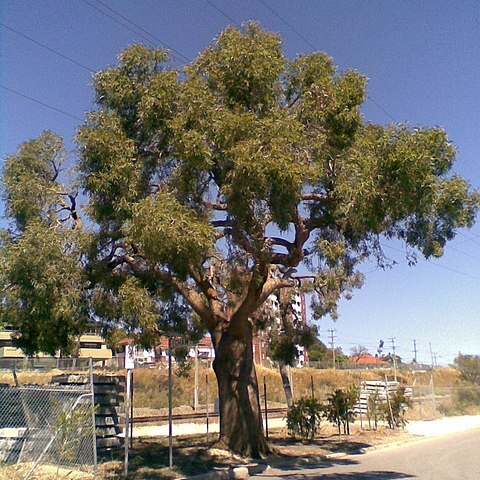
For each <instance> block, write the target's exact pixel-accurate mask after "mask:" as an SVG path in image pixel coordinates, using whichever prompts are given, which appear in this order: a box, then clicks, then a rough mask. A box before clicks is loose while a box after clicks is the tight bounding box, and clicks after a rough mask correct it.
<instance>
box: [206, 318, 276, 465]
mask: <svg viewBox="0 0 480 480" xmlns="http://www.w3.org/2000/svg"><path fill="white" fill-rule="evenodd" d="M237 330H238V329H237ZM212 339H213V342H214V347H215V360H214V362H213V369H214V371H215V374H216V377H217V382H218V394H219V400H220V405H219V406H220V439H219V446H220V447H223V448H227V449H229V450H231V451H232V452H234V453H237V454H239V455H242V456H244V457H254V458H262V457H265V456H266V455H267V454H268V452H269V450H268V446H267V442H266V440H265V435H264V432H263V423H262V416H261V412H260V398H259V393H258V383H257V374H256V371H255V365H254V362H253V348H252V327H251V324H250V323H248V322H245V328H242V331H240V332H238V331H236V332H235V333H232V332H231V331H230V330H227V331H225V332H222V333H219V334H217V333H216V332H215V333H212Z"/></svg>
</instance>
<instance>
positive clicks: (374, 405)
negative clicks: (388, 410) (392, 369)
mask: <svg viewBox="0 0 480 480" xmlns="http://www.w3.org/2000/svg"><path fill="white" fill-rule="evenodd" d="M382 415H383V402H382V401H381V399H380V395H379V393H378V389H375V392H374V393H372V394H370V395H369V396H368V402H367V417H368V422H369V423H370V421H371V419H372V418H373V424H374V429H375V430H376V429H377V427H378V420H379V419H380V418H382Z"/></svg>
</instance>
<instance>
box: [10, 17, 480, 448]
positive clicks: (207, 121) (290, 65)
mask: <svg viewBox="0 0 480 480" xmlns="http://www.w3.org/2000/svg"><path fill="white" fill-rule="evenodd" d="M94 87H95V95H96V101H97V106H98V108H97V109H96V110H95V111H93V112H91V113H90V114H89V115H88V116H87V118H86V120H85V123H84V124H83V126H82V127H81V128H80V129H79V131H78V135H77V142H78V152H79V161H78V172H79V185H80V187H81V189H82V190H83V192H84V194H85V196H86V199H87V204H86V214H87V215H88V217H89V219H90V220H91V221H92V222H93V226H92V228H90V229H88V231H85V230H81V229H80V228H79V223H78V216H77V215H76V205H75V202H74V200H75V197H74V196H69V195H65V194H66V192H63V191H62V190H59V191H57V181H58V178H57V175H56V169H55V168H56V167H54V166H53V165H56V163H55V162H54V163H53V164H52V162H51V160H52V157H55V156H57V153H56V152H57V151H58V152H60V150H59V149H57V148H56V147H55V145H57V142H56V140H55V141H49V139H48V138H46V137H45V136H44V137H41V138H40V139H39V140H34V141H33V142H29V143H27V144H25V145H24V146H22V147H21V148H20V150H19V152H18V154H17V156H16V158H17V159H18V160H21V161H19V162H13V161H11V162H8V159H7V165H6V168H5V170H4V184H5V192H6V197H5V198H6V200H7V212H8V214H9V215H10V216H11V217H12V218H13V219H15V222H16V225H15V228H14V231H12V232H11V234H10V235H9V236H8V237H9V238H8V241H6V242H4V244H3V249H4V253H5V255H6V256H7V258H11V259H10V260H9V261H8V262H7V265H10V264H11V265H14V261H13V260H12V259H13V258H14V257H15V251H16V250H15V249H17V248H20V245H22V242H23V244H24V245H26V247H25V248H27V250H28V255H31V258H32V259H33V258H34V255H38V256H39V257H42V256H44V255H47V254H48V252H49V251H50V249H54V250H55V252H53V253H52V257H53V258H55V262H56V261H57V259H58V265H60V266H59V267H58V268H59V269H60V270H58V269H57V270H55V272H59V271H62V272H63V271H65V272H70V274H71V275H74V273H73V272H78V279H77V277H76V275H77V273H75V279H76V280H77V283H76V285H78V286H79V288H77V289H75V291H76V292H78V295H80V296H81V297H82V298H84V299H85V300H86V302H87V305H88V306H89V315H90V316H95V317H98V318H104V319H107V320H110V321H115V322H123V323H124V325H130V326H131V329H132V330H133V331H135V332H139V333H140V332H142V331H145V332H147V334H148V335H147V339H152V338H154V336H155V334H156V333H158V331H159V326H158V325H159V319H164V320H168V321H169V322H171V319H172V318H173V319H174V321H173V323H174V325H173V327H175V328H180V327H181V326H183V327H182V328H184V327H186V326H192V325H199V326H201V327H200V328H206V329H207V330H208V331H209V332H210V334H211V336H212V340H213V344H214V347H215V350H216V360H215V364H214V368H215V372H216V375H217V380H218V385H219V394H220V428H221V436H220V443H222V444H223V445H226V446H227V447H229V448H231V449H232V450H234V451H236V452H238V453H241V454H245V455H261V454H262V453H264V452H265V451H266V449H267V446H266V443H265V440H264V437H263V433H262V423H261V418H260V408H259V401H258V386H257V379H256V374H255V368H254V366H253V361H252V331H253V325H252V322H253V320H252V318H253V314H254V312H255V311H256V310H257V309H258V308H259V307H260V306H261V305H262V304H263V302H264V301H265V300H266V299H267V298H268V296H269V295H270V294H272V293H273V292H275V291H277V290H278V289H280V288H282V287H289V286H291V285H292V282H293V277H294V276H295V275H294V272H295V269H296V268H297V267H299V266H301V267H302V268H303V267H304V268H307V269H308V270H309V274H310V275H311V277H312V286H313V288H314V289H315V295H314V314H315V315H316V316H317V317H318V316H321V315H325V314H330V315H331V316H333V317H334V318H335V317H336V315H337V312H336V305H337V302H338V300H339V299H340V298H341V297H342V296H349V295H350V291H351V290H352V288H354V287H357V286H359V285H360V284H361V281H362V276H361V275H360V274H359V273H358V271H357V268H356V267H357V266H358V264H359V263H360V262H362V261H363V260H364V259H366V258H367V257H369V256H374V257H376V258H377V260H378V262H379V263H380V264H382V262H383V253H382V249H381V244H380V241H379V240H380V238H381V236H386V237H387V238H392V239H393V238H397V239H401V240H403V241H404V242H405V243H406V244H407V245H408V246H409V247H410V248H411V249H414V250H418V251H419V252H420V253H421V254H423V255H424V256H425V257H427V258H428V257H431V256H440V255H441V254H442V250H443V247H444V245H445V243H446V242H447V241H448V240H450V239H452V238H453V237H454V236H455V231H456V229H458V228H460V227H468V226H471V225H472V223H473V221H474V217H475V213H476V210H477V208H478V204H479V198H478V195H477V194H476V193H472V192H471V191H470V189H469V186H468V184H467V182H466V181H464V180H463V179H461V178H460V177H458V176H455V175H452V174H451V173H450V170H451V167H452V165H453V162H454V159H455V148H454V147H453V145H452V143H451V142H450V140H449V139H448V137H447V134H446V133H445V132H444V131H443V130H442V129H441V128H426V127H421V128H413V127H411V126H409V125H390V126H382V125H374V124H371V123H367V122H365V121H364V119H363V118H362V115H361V112H360V107H361V105H362V103H363V102H364V101H365V98H366V78H365V77H364V76H363V75H361V74H359V73H358V72H356V71H352V70H350V71H346V72H339V71H338V70H337V68H336V67H335V65H334V63H333V60H332V59H331V58H330V57H329V56H327V55H326V54H324V53H319V52H315V53H311V54H308V55H299V56H298V57H297V58H295V59H288V58H286V57H285V56H284V54H283V52H282V44H281V38H280V37H279V36H278V35H276V34H272V33H269V32H266V31H264V30H262V29H261V28H260V27H259V26H258V24H256V23H249V24H247V25H245V26H244V28H243V29H237V28H233V27H232V28H228V29H226V30H225V31H224V32H222V33H221V34H220V35H219V37H218V38H217V39H215V41H214V42H213V43H212V45H211V46H210V47H208V48H206V49H205V50H204V51H203V52H201V53H200V54H199V56H198V57H197V58H196V59H195V60H194V61H193V62H191V63H190V64H189V65H187V66H185V69H184V74H183V75H179V74H178V72H176V71H175V70H174V69H172V68H171V67H170V66H169V64H168V61H167V53H166V52H164V51H162V50H156V49H148V48H146V47H144V46H142V45H133V46H131V47H129V48H127V49H126V50H125V51H123V52H122V53H121V54H120V55H119V58H118V65H116V66H112V67H109V68H107V69H106V70H104V71H101V72H99V73H98V74H97V75H96V76H95V78H94ZM52 138H54V137H52ZM30 151H33V152H34V154H33V155H30V153H29V152H30ZM12 158H13V157H12ZM14 163H18V165H17V164H16V165H14ZM22 169H23V170H22ZM22 172H23V173H22ZM24 172H31V173H32V175H31V176H29V175H28V174H25V173H24ZM52 195H53V196H52ZM62 202H63V204H62ZM52 206H53V207H52ZM52 208H53V209H54V211H55V214H52ZM64 208H65V210H63V209H64ZM59 212H63V213H64V214H66V215H67V216H68V218H67V217H62V218H59V217H58V215H61V213H59ZM56 216H57V217H56ZM34 219H35V221H34ZM63 220H65V222H63ZM35 222H36V223H35ZM69 223H70V225H72V224H73V226H75V227H76V230H73V231H72V230H69V231H68V234H67V224H69ZM30 225H31V226H32V230H30ZM34 225H37V226H36V227H34ZM34 228H43V229H49V231H50V232H51V234H52V235H53V234H55V235H58V237H57V238H60V239H61V240H58V239H57V240H56V241H53V240H52V242H51V246H50V247H49V248H48V249H45V251H44V252H42V251H38V250H39V249H37V250H35V247H34V242H33V241H29V240H28V239H29V236H28V235H31V236H35V230H34ZM29 230H30V231H29ZM80 232H83V233H80ZM70 234H74V235H75V234H76V235H78V238H80V237H83V240H82V241H81V242H80V241H79V240H75V241H74V244H72V245H71V246H69V247H68V248H65V246H66V245H70V244H68V241H67V240H66V239H67V238H69V235H70ZM60 245H61V246H62V248H64V250H63V251H64V252H65V257H63V258H64V260H60V259H59V256H58V255H57V254H58V253H59V252H60V251H61V248H60ZM80 245H81V255H80V254H79V253H77V248H78V246H80ZM55 246H57V248H56V249H55ZM12 262H13V263H12ZM39 262H40V263H41V262H45V264H47V261H46V260H45V259H42V260H39ZM63 262H65V263H63ZM71 262H73V263H71ZM60 267H61V268H63V269H64V270H61V268H60ZM77 269H78V270H77ZM16 271H17V267H12V269H11V270H9V269H3V270H2V274H1V276H2V279H4V281H5V282H6V283H7V285H13V284H15V285H17V283H16V282H17V280H16V277H15V275H16V274H14V273H12V272H16ZM45 274H46V275H47V277H48V282H47V281H46V280H45V279H44V278H43V277H42V278H41V279H40V283H41V284H43V285H47V284H48V285H49V284H50V283H51V282H60V283H61V282H63V281H64V280H58V279H57V280H53V279H51V280H50V274H47V272H45ZM52 275H55V277H56V276H57V274H56V273H52ZM297 277H298V275H297ZM66 278H68V276H65V279H66ZM80 278H81V280H80ZM84 279H86V284H85V287H82V286H83V285H84V284H83V283H82V282H83V281H85V280H84ZM12 280H13V283H12ZM35 282H38V280H36V279H31V280H29V283H28V285H29V288H30V285H33V286H34V285H35ZM49 282H50V283H49ZM12 288H13V287H11V286H10V287H8V288H4V289H3V290H2V292H3V293H2V295H3V303H2V307H5V311H6V315H7V316H9V315H11V313H10V312H11V311H12V307H13V311H15V309H17V308H19V309H24V310H23V311H24V312H25V313H24V316H23V317H21V318H22V320H19V321H18V322H17V325H19V326H21V324H22V322H28V321H31V320H27V319H29V318H30V319H32V318H36V319H38V320H41V322H40V323H38V325H40V326H41V325H43V318H44V317H42V316H37V313H36V312H37V311H36V310H35V309H33V308H31V307H30V306H29V305H30V304H29V303H28V302H27V301H26V295H27V294H26V293H25V294H23V293H22V295H24V296H21V297H8V295H9V294H7V296H5V292H9V291H11V290H12ZM15 288H16V287H15ZM9 289H10V290H9ZM42 291H44V289H43V290H42ZM55 291H58V292H59V296H58V298H55V299H54V301H52V303H50V304H49V305H51V308H50V309H49V310H48V315H50V313H52V314H56V313H55V312H56V308H57V307H56V305H57V303H58V302H59V303H62V302H63V292H64V289H63V286H62V285H59V286H58V288H57V290H55ZM70 291H71V290H70V289H65V292H70ZM30 292H31V294H32V295H34V296H36V295H37V291H36V290H34V289H33V290H30ZM66 297H67V298H70V300H69V301H67V305H76V306H79V305H82V302H80V301H78V302H77V301H73V300H72V298H73V297H71V296H70V294H68V293H67V294H66ZM20 298H21V299H20ZM19 299H20V300H19ZM62 311H63V310H62ZM80 311H81V308H77V310H76V312H75V314H74V313H73V312H70V311H69V313H68V315H66V314H65V315H64V316H63V317H58V318H63V319H65V321H66V322H67V323H68V324H70V325H71V324H72V322H71V321H70V322H69V321H68V319H67V318H66V317H67V316H68V317H71V318H73V319H76V318H77V316H78V315H79V314H80V313H79V312H80ZM46 316H47V315H46ZM19 318H20V317H19ZM73 323H75V322H73ZM173 327H172V328H173ZM41 328H43V327H41ZM67 330H68V329H67ZM30 342H33V343H31V344H30V345H31V349H32V350H35V349H36V350H41V349H43V348H44V346H43V344H40V343H37V344H35V343H34V340H33V338H32V339H31V340H30Z"/></svg>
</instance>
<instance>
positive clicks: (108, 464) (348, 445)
mask: <svg viewBox="0 0 480 480" xmlns="http://www.w3.org/2000/svg"><path fill="white" fill-rule="evenodd" d="M216 440H217V438H216V436H212V437H211V439H210V441H209V442H207V441H206V440H205V437H204V436H191V437H175V438H174V439H173V467H172V468H169V467H168V465H169V450H168V439H167V438H141V439H135V440H134V442H133V448H132V449H131V451H130V463H129V478H130V479H133V480H140V479H142V480H159V479H174V478H179V477H191V476H194V475H199V474H202V473H207V472H210V471H212V470H213V469H214V468H219V469H221V468H226V469H228V468H231V467H234V466H238V465H244V464H245V463H246V462H245V460H244V459H242V458H239V457H236V456H231V455H228V454H226V455H225V454H223V455H222V454H221V452H219V451H216V450H213V451H212V450H210V448H211V447H212V445H213V444H214V442H215V441H216ZM271 445H272V447H273V450H274V453H273V454H272V455H270V456H269V457H268V459H266V460H265V461H264V462H265V463H268V464H270V465H271V466H272V467H273V468H275V469H280V470H285V471H287V470H289V471H292V470H303V471H308V470H311V469H314V468H316V469H318V468H326V467H332V466H335V465H339V466H341V465H344V466H345V465H347V466H348V465H355V464H357V462H355V461H354V460H351V459H346V458H331V459H327V458H326V455H329V454H332V453H345V454H348V455H358V454H361V453H363V452H364V449H365V448H367V447H369V446H370V444H369V443H366V442H364V441H355V440H353V439H351V438H350V437H347V438H346V437H345V436H343V435H342V436H339V435H331V436H326V437H321V438H319V439H316V440H315V441H314V442H308V443H307V442H302V441H296V440H293V439H290V438H285V437H277V438H275V437H274V438H271ZM123 468H124V467H123V452H117V453H116V454H112V456H110V457H109V458H104V459H102V462H101V466H100V473H101V474H102V478H105V479H111V480H113V479H120V478H124V475H123ZM371 473H372V476H370V477H365V475H364V476H363V477H362V476H358V477H356V476H352V475H353V474H347V475H346V476H345V475H344V476H340V477H335V476H331V475H327V476H325V477H318V478H326V479H334V478H339V479H342V480H343V479H345V480H346V479H357V478H358V479H360V480H361V479H363V478H373V479H387V478H392V479H395V478H407V477H406V476H404V477H402V476H390V477H389V476H388V475H389V474H390V473H389V472H371ZM382 475H384V476H382ZM391 475H397V474H391ZM262 476H264V477H265V478H268V472H264V473H263V475H262ZM287 478H291V479H292V480H293V479H295V478H299V479H301V478H305V475H298V476H295V475H292V476H290V475H289V474H287ZM308 478H309V479H312V478H317V477H311V476H309V477H308Z"/></svg>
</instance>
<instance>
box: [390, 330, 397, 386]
mask: <svg viewBox="0 0 480 480" xmlns="http://www.w3.org/2000/svg"><path fill="white" fill-rule="evenodd" d="M390 341H391V342H392V351H393V380H394V381H395V382H396V381H397V356H396V355H395V337H392V338H391V339H390Z"/></svg>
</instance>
